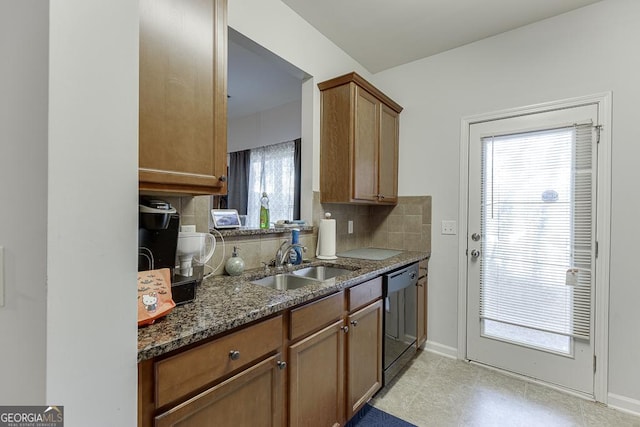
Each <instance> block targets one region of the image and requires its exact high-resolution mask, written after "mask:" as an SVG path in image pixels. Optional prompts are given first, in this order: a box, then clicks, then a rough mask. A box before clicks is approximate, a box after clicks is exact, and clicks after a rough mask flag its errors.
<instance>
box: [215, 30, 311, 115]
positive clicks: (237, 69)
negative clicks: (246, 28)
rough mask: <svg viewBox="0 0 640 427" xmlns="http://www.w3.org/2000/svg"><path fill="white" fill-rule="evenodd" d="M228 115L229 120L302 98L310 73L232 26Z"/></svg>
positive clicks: (230, 35) (230, 34)
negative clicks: (305, 81) (304, 82)
mask: <svg viewBox="0 0 640 427" xmlns="http://www.w3.org/2000/svg"><path fill="white" fill-rule="evenodd" d="M228 58H229V59H228V67H229V68H228V73H229V74H228V82H227V93H228V96H229V98H228V99H227V116H228V118H229V120H233V119H237V118H240V117H244V116H248V115H250V114H254V113H257V112H258V111H263V110H266V109H269V108H272V107H277V106H279V105H284V104H286V103H289V102H292V101H295V100H299V99H300V98H301V96H302V82H303V80H305V79H306V78H308V77H309V76H308V75H307V74H305V73H304V72H303V71H302V70H300V69H298V68H296V67H295V66H293V65H291V64H290V63H288V62H287V61H285V60H284V59H282V58H280V57H279V56H277V55H276V54H274V53H272V52H271V51H268V50H267V49H265V48H264V47H262V46H260V45H259V44H257V43H255V42H253V41H252V40H250V39H248V38H247V37H245V36H243V35H242V34H240V33H239V32H237V31H235V30H234V29H233V28H229V57H228Z"/></svg>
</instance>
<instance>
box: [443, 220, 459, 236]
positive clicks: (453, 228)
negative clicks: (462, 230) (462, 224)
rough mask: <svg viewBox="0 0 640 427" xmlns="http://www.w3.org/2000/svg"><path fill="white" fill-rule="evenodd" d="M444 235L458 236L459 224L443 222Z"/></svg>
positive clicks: (452, 221)
mask: <svg viewBox="0 0 640 427" xmlns="http://www.w3.org/2000/svg"><path fill="white" fill-rule="evenodd" d="M442 234H458V224H457V223H456V221H455V220H447V221H442Z"/></svg>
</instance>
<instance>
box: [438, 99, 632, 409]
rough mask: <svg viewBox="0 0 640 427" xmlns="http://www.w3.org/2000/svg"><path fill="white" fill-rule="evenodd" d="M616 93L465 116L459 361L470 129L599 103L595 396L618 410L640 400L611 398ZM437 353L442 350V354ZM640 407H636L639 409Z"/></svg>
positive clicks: (461, 332) (462, 336) (463, 335)
mask: <svg viewBox="0 0 640 427" xmlns="http://www.w3.org/2000/svg"><path fill="white" fill-rule="evenodd" d="M611 103H612V93H611V92H603V93H598V94H594V95H588V96H583V97H578V98H571V99H565V100H560V101H554V102H548V103H542V104H537V105H531V106H527V107H522V108H513V109H507V110H501V111H496V112H492V113H487V114H480V115H474V116H469V117H463V118H462V120H461V124H460V191H459V200H458V212H459V215H458V231H459V233H458V247H459V250H460V252H459V255H458V348H457V358H458V359H463V360H466V359H467V254H466V250H467V234H468V229H467V228H468V227H467V215H468V206H467V198H468V194H469V128H470V126H471V125H472V124H474V123H481V122H487V121H492V120H498V119H503V118H508V117H515V116H523V115H527V114H535V113H540V112H544V111H550V110H558V109H564V108H572V107H576V106H581V105H587V104H597V105H598V122H599V123H598V124H599V125H601V128H600V142H599V149H598V184H597V185H598V188H597V191H598V202H597V206H596V209H597V227H596V230H597V231H596V240H597V242H598V257H597V259H596V284H597V285H596V289H595V316H594V351H595V355H596V363H595V368H596V371H595V374H594V390H593V397H594V399H595V400H596V401H598V402H602V403H605V404H606V403H608V399H612V400H614V401H615V402H616V403H617V405H616V404H612V405H611V406H613V407H619V408H629V409H628V411H630V412H633V411H636V413H637V412H638V411H640V405H639V402H637V401H632V400H631V399H628V398H624V397H622V396H616V395H613V394H608V389H607V384H608V377H609V373H608V366H609V347H608V342H609V332H608V331H609V265H610V248H611V134H612V132H611V112H612V105H611ZM436 352H437V351H436ZM633 408H635V409H633Z"/></svg>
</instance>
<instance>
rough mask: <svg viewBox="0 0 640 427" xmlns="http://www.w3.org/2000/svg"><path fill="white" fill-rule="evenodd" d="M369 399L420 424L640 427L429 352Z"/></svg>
mask: <svg viewBox="0 0 640 427" xmlns="http://www.w3.org/2000/svg"><path fill="white" fill-rule="evenodd" d="M371 403H372V404H373V405H374V406H376V407H377V408H379V409H381V410H383V411H386V412H388V413H390V414H392V415H395V416H396V417H399V418H402V419H404V420H406V421H408V422H411V423H413V424H415V425H417V426H420V427H430V426H436V427H448V426H464V427H467V426H473V427H537V426H540V427H564V426H581V427H582V426H584V427H640V417H635V416H632V415H629V414H626V413H623V412H620V411H616V410H614V409H611V408H607V407H606V406H604V405H601V404H597V403H594V402H590V401H587V400H584V399H581V398H578V397H575V396H572V395H569V394H566V393H562V392H560V391H557V390H554V389H551V388H549V387H545V386H543V385H540V384H536V383H531V382H528V381H525V380H521V379H519V378H515V377H513V376H510V375H505V374H503V373H501V372H499V371H495V370H491V369H487V368H484V367H481V366H478V365H473V364H469V363H466V362H463V361H459V360H454V359H449V358H446V357H442V356H439V355H436V354H433V353H429V352H421V353H419V354H418V355H417V356H416V358H415V359H414V360H413V361H412V362H411V363H410V364H409V365H408V366H407V367H406V368H405V369H404V370H403V372H401V374H400V375H398V376H397V377H396V378H395V379H394V380H393V381H392V382H391V383H390V384H389V385H388V386H387V387H386V388H385V389H384V390H382V391H381V392H380V393H378V395H376V396H375V397H374V399H373V400H372V402H371Z"/></svg>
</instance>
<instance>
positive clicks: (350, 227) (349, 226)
mask: <svg viewBox="0 0 640 427" xmlns="http://www.w3.org/2000/svg"><path fill="white" fill-rule="evenodd" d="M347 233H349V234H353V221H351V220H349V221H347Z"/></svg>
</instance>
